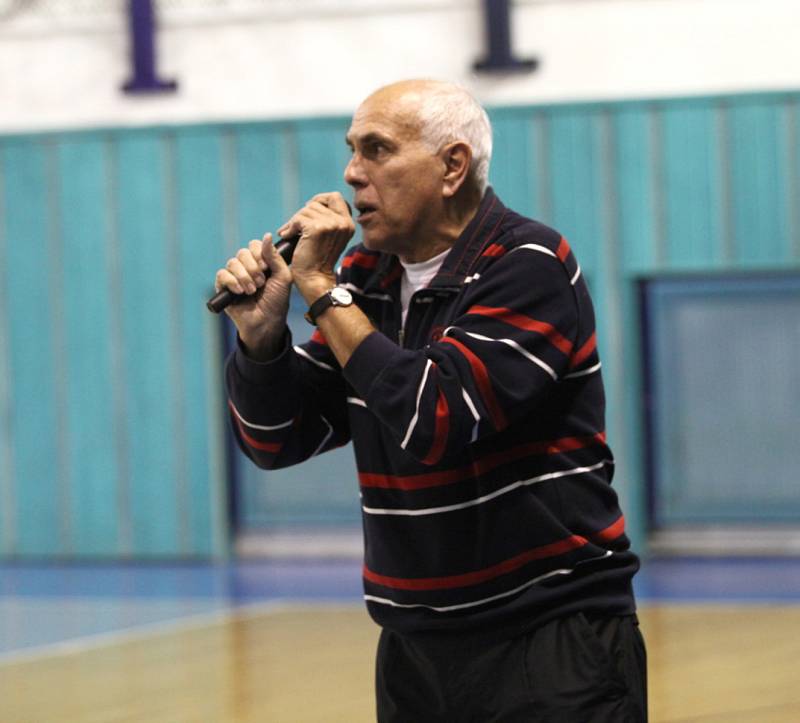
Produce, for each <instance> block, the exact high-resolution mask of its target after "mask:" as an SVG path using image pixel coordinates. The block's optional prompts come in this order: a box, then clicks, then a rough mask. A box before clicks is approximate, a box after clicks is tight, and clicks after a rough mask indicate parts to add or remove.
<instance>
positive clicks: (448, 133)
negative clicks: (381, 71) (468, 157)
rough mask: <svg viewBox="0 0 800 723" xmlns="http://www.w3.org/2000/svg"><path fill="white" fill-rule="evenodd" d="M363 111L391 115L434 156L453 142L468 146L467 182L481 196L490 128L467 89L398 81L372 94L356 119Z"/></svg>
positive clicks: (434, 82)
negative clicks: (468, 165) (468, 171)
mask: <svg viewBox="0 0 800 723" xmlns="http://www.w3.org/2000/svg"><path fill="white" fill-rule="evenodd" d="M366 109H369V110H370V111H372V112H375V111H376V109H377V110H378V111H379V112H382V113H386V114H387V116H388V115H389V114H391V115H392V116H393V119H394V122H395V123H400V124H402V125H403V127H404V128H405V129H406V131H407V132H408V133H409V136H410V137H416V138H418V139H419V140H421V141H422V142H423V143H424V144H425V145H426V146H427V147H428V148H429V149H430V150H431V152H433V153H437V152H438V151H439V150H440V149H442V148H443V147H444V146H445V145H447V144H448V143H453V142H455V141H462V142H464V143H466V144H467V145H469V147H470V148H471V150H472V162H471V166H470V173H469V176H470V181H471V183H472V184H474V186H475V187H476V188H477V190H478V191H480V193H481V194H482V193H483V192H484V191H485V190H486V187H487V185H488V183H489V161H490V159H491V155H492V129H491V125H490V123H489V117H488V116H487V115H486V111H485V110H484V109H483V108H482V107H481V105H480V104H479V103H478V102H477V101H476V100H475V98H473V97H472V96H471V95H470V94H469V93H468V92H467V91H466V90H464V89H463V88H461V87H459V86H457V85H455V84H453V83H447V82H444V81H439V80H426V79H411V80H401V81H399V82H397V83H392V84H390V85H386V86H383V87H382V88H379V89H378V90H376V91H375V92H374V93H372V94H371V95H370V96H369V97H368V98H367V99H366V100H365V101H364V103H362V105H361V106H360V107H359V109H358V111H356V114H355V118H358V116H359V113H362V112H364V111H365V110H366Z"/></svg>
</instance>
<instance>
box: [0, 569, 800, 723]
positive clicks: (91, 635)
mask: <svg viewBox="0 0 800 723" xmlns="http://www.w3.org/2000/svg"><path fill="white" fill-rule="evenodd" d="M357 585H358V566H357V563H356V562H355V561H351V562H345V561H342V562H336V563H330V562H328V563H320V564H307V563H301V564H296V563H295V564H291V563H279V564H276V563H263V564H250V565H237V566H233V567H232V568H221V567H204V566H196V567H172V568H161V567H150V568H144V569H141V568H131V569H127V570H126V569H118V568H102V567H101V568H87V567H79V568H72V569H69V568H68V569H64V568H56V567H53V568H42V569H29V568H23V567H11V568H9V567H5V568H0V615H1V616H2V617H0V721H2V723H48V722H49V721H53V722H56V721H57V722H58V723H90V722H91V723H94V722H97V723H112V722H118V721H119V722H122V721H131V722H132V721H143V722H147V723H162V722H163V723H194V722H197V723H229V722H230V723H234V722H235V723H251V722H253V723H255V722H256V721H258V722H259V723H260V722H262V721H270V722H274V723H284V722H285V723H302V722H305V721H308V722H314V723H317V722H319V723H333V722H336V721H342V722H343V723H358V722H360V721H365V722H368V721H371V720H374V714H373V692H372V673H373V671H372V664H373V656H374V648H375V643H376V640H377V634H378V630H377V628H376V627H375V626H374V624H373V623H372V622H371V621H370V620H369V618H368V617H367V615H366V613H365V611H364V609H363V607H362V606H361V604H360V603H359V602H358V601H357V599H356V597H357ZM637 594H638V596H639V599H640V605H641V610H640V619H641V622H642V630H643V632H644V634H645V638H646V641H647V645H648V655H649V678H650V685H649V693H650V720H651V721H652V722H653V723H689V722H690V721H696V722H697V723H742V722H745V721H748V722H751V723H797V721H800V673H798V663H797V661H798V657H799V656H798V653H800V561H790V560H749V561H736V560H722V561H714V560H688V561H663V562H652V563H646V565H645V568H644V569H643V572H642V573H641V574H640V580H639V581H638V583H637ZM454 723H457V722H454ZM576 723H579V722H576Z"/></svg>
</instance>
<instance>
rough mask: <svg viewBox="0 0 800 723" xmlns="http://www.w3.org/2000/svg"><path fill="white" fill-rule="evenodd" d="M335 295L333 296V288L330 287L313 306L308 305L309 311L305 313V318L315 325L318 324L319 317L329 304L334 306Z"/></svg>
mask: <svg viewBox="0 0 800 723" xmlns="http://www.w3.org/2000/svg"><path fill="white" fill-rule="evenodd" d="M333 305H334V301H333V296H331V290H330V289H328V291H326V292H325V293H324V294H323V295H322V296H320V297H319V298H318V299H317V300H316V301H315V302H314V303H313V304H311V306H309V307H308V311H307V312H306V313H305V314H303V316H304V317H305V320H306V321H307V322H308V323H309V324H313V325H314V326H316V325H317V319H318V318H319V315H320V314H321V313H322V312H323V311H325V310H326V309H327V308H328V307H329V306H333Z"/></svg>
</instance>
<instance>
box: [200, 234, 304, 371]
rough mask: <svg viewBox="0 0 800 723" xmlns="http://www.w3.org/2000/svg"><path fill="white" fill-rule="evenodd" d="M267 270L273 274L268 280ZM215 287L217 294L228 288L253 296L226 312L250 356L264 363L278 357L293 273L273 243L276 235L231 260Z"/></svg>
mask: <svg viewBox="0 0 800 723" xmlns="http://www.w3.org/2000/svg"><path fill="white" fill-rule="evenodd" d="M266 269H269V270H270V273H271V275H270V276H269V278H266V279H265V275H264V271H265V270H266ZM215 286H216V290H217V291H219V290H220V289H223V288H227V289H230V290H231V291H233V292H234V293H236V294H247V295H248V296H249V298H248V299H245V300H242V301H240V302H238V303H236V304H231V305H230V306H228V307H227V308H226V309H225V313H226V314H227V315H228V316H229V317H230V318H231V320H232V321H233V323H234V324H235V325H236V329H237V330H238V332H239V338H240V339H241V340H242V343H243V344H244V346H245V348H246V349H247V353H248V355H249V356H251V357H252V358H254V359H256V360H261V361H265V360H267V359H269V358H271V357H273V356H275V354H276V353H277V352H278V351H279V346H280V342H281V340H282V338H283V333H284V330H285V329H286V314H287V313H288V311H289V293H290V291H291V287H292V272H291V271H290V270H289V267H288V266H287V264H286V262H285V261H284V260H283V259H282V258H281V256H280V254H279V253H278V252H277V250H276V249H275V246H274V245H273V244H272V234H269V233H268V234H265V235H264V238H263V239H262V240H261V241H258V240H253V241H251V242H250V243H249V244H248V245H247V248H242V249H239V251H238V252H237V253H236V256H234V257H232V258H230V259H228V262H227V264H226V265H225V268H223V269H220V270H219V271H217V275H216V279H215Z"/></svg>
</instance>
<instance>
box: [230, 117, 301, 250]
mask: <svg viewBox="0 0 800 723" xmlns="http://www.w3.org/2000/svg"><path fill="white" fill-rule="evenodd" d="M286 153H287V150H286V148H285V144H284V133H283V129H282V127H281V126H278V125H269V126H265V127H259V128H245V129H243V130H241V131H239V132H238V133H237V134H236V171H237V172H236V206H237V209H238V233H239V237H240V238H239V239H238V241H237V243H239V244H241V245H244V244H246V243H247V242H248V241H250V239H260V238H261V237H262V236H263V235H264V233H265V232H267V231H271V232H272V233H273V234H274V233H275V231H276V229H278V228H279V227H280V226H281V224H283V222H284V221H285V220H286V218H287V217H288V214H289V213H290V211H289V209H288V208H287V203H286V198H285V193H284V186H285V179H284V167H285V162H286V161H285V157H286Z"/></svg>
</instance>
